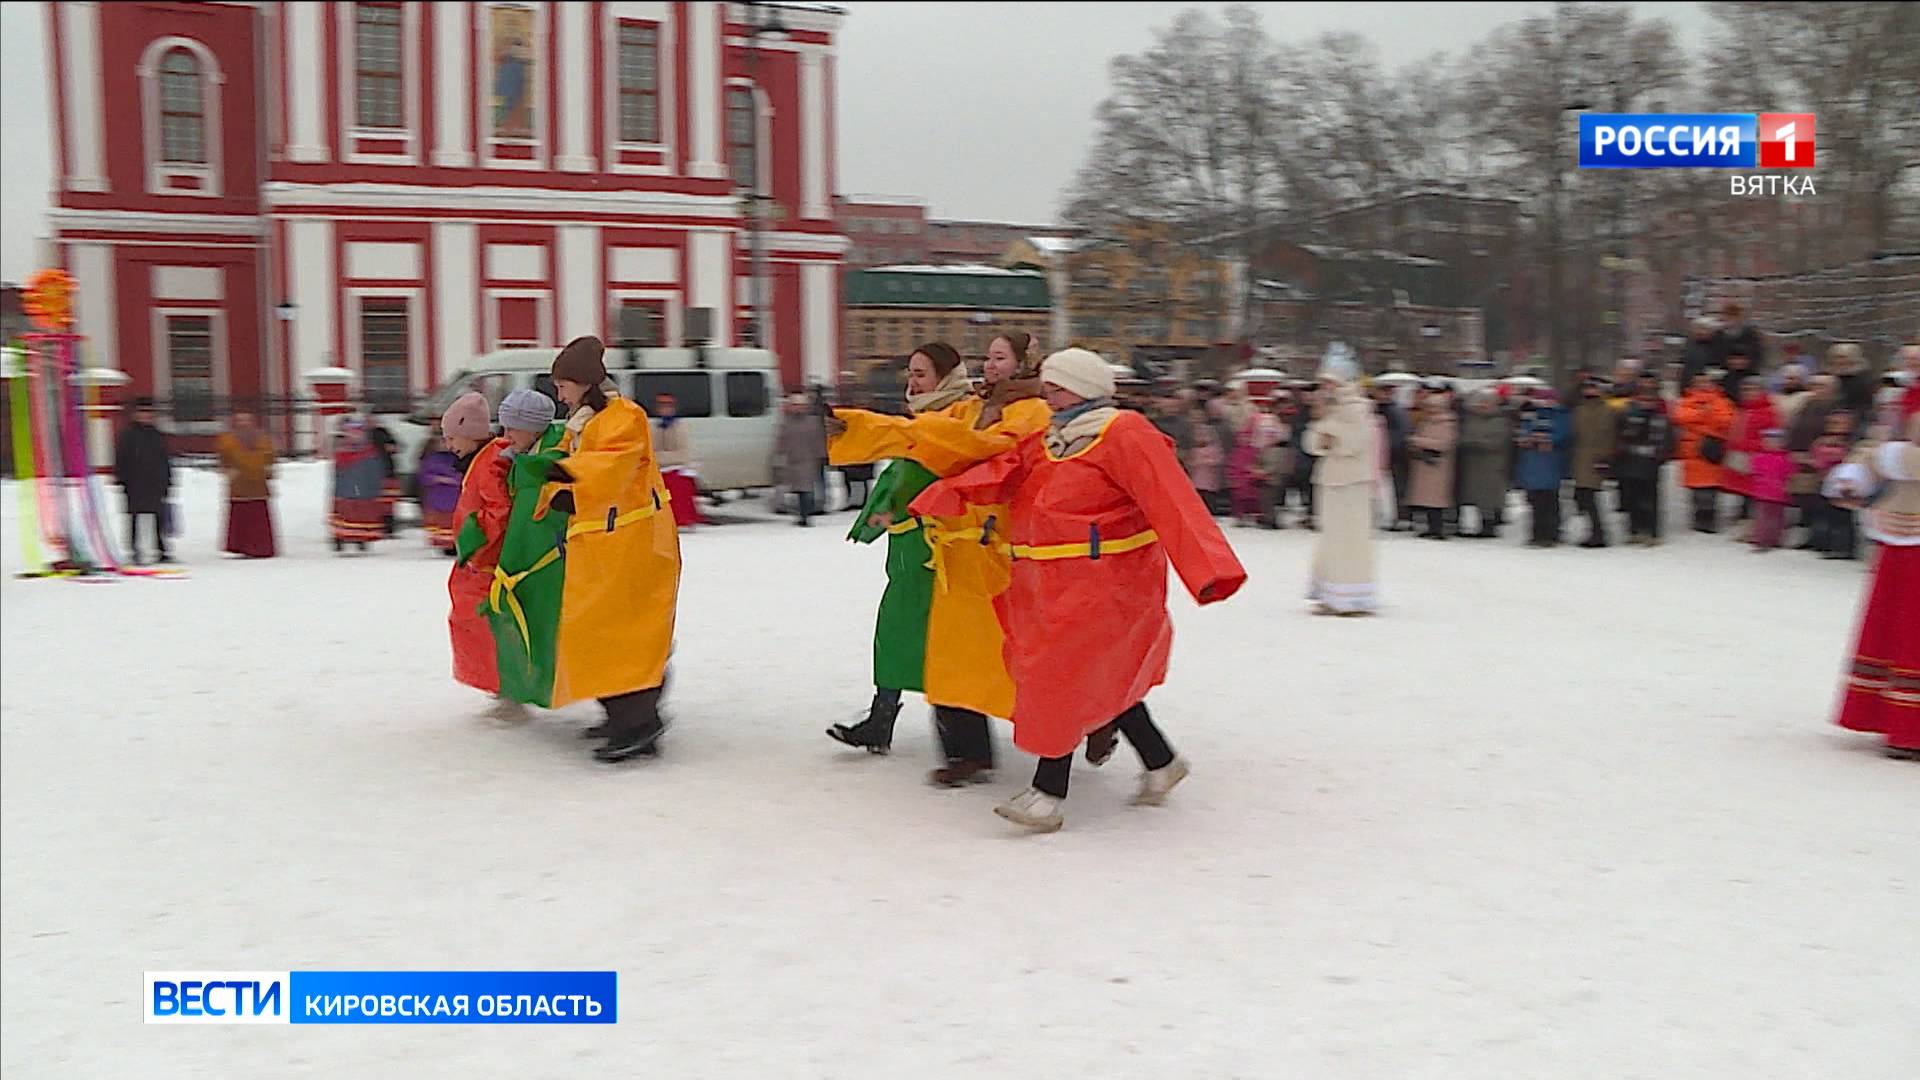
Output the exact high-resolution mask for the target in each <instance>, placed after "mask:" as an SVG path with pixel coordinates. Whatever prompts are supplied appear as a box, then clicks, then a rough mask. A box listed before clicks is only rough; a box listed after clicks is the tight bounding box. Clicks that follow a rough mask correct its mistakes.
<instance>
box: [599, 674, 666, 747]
mask: <svg viewBox="0 0 1920 1080" xmlns="http://www.w3.org/2000/svg"><path fill="white" fill-rule="evenodd" d="M660 691H661V688H660V687H658V686H656V687H654V688H652V689H650V690H638V691H635V692H633V693H631V694H621V695H619V696H618V697H610V698H603V699H601V702H600V704H601V705H602V706H603V707H605V708H606V710H607V726H608V727H609V728H610V729H611V730H609V731H608V732H607V745H605V746H603V747H601V748H600V749H598V750H595V751H594V752H593V759H594V760H595V761H603V762H606V763H608V764H612V763H614V762H620V761H626V760H627V759H628V758H634V757H640V756H642V755H646V756H652V755H653V753H654V752H655V744H657V743H658V742H659V741H660V736H661V734H662V733H664V732H665V731H666V730H667V723H666V721H665V720H663V719H661V717H660Z"/></svg>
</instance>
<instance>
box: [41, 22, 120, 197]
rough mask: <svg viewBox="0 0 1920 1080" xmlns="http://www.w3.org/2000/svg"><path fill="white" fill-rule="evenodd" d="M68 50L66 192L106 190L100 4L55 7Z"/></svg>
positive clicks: (63, 40) (65, 66)
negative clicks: (101, 85) (101, 89)
mask: <svg viewBox="0 0 1920 1080" xmlns="http://www.w3.org/2000/svg"><path fill="white" fill-rule="evenodd" d="M51 10H52V11H53V12H54V14H55V15H56V16H57V17H58V18H59V20H60V38H61V41H62V42H64V43H65V46H66V56H65V57H64V58H63V60H64V64H63V67H62V70H63V71H64V72H65V73H66V78H65V80H64V81H65V84H66V86H65V89H66V99H67V100H66V106H67V107H66V133H67V169H66V171H67V190H69V191H105V190H107V151H106V143H105V142H104V141H103V138H104V133H105V131H106V115H105V113H104V111H103V108H102V103H101V95H100V80H101V79H103V78H105V76H104V75H103V74H102V69H101V67H100V5H99V4H97V3H72V4H54V5H51Z"/></svg>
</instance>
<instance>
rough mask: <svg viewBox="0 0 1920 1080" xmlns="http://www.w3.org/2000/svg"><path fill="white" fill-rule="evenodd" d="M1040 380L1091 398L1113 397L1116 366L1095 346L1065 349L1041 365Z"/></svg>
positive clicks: (1088, 398)
mask: <svg viewBox="0 0 1920 1080" xmlns="http://www.w3.org/2000/svg"><path fill="white" fill-rule="evenodd" d="M1040 381H1041V382H1043V383H1051V384H1053V385H1054V386H1057V387H1059V388H1060V389H1062V390H1067V391H1070V392H1072V393H1075V394H1078V395H1080V396H1081V397H1083V398H1086V399H1087V400H1088V401H1093V400H1095V399H1098V398H1105V397H1112V396H1113V392H1114V382H1113V369H1112V368H1110V367H1108V366H1107V362H1106V361H1105V360H1102V359H1101V358H1100V354H1099V353H1097V352H1094V351H1093V350H1092V349H1061V350H1060V351H1059V352H1057V353H1054V354H1053V355H1052V356H1049V357H1047V359H1046V362H1045V363H1043V364H1041V365H1040Z"/></svg>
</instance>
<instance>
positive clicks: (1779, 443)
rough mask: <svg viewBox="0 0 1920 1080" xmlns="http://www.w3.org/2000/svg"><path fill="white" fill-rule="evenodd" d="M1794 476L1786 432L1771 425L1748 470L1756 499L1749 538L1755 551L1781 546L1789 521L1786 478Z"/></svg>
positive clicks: (1750, 491)
mask: <svg viewBox="0 0 1920 1080" xmlns="http://www.w3.org/2000/svg"><path fill="white" fill-rule="evenodd" d="M1792 475H1793V456H1792V455H1791V454H1789V453H1787V433H1786V432H1784V431H1782V430H1780V429H1779V428H1768V429H1767V430H1766V431H1765V432H1763V433H1762V434H1761V436H1760V449H1758V450H1756V451H1754V452H1753V457H1752V460H1751V462H1750V463H1749V467H1748V471H1747V477H1746V480H1747V496H1748V497H1749V498H1751V499H1752V500H1753V531H1752V533H1751V534H1749V535H1748V537H1747V539H1748V541H1749V542H1750V543H1752V544H1753V549H1754V550H1755V551H1772V550H1773V549H1774V548H1777V547H1779V546H1780V534H1781V532H1782V531H1784V529H1785V527H1786V520H1787V501H1788V499H1789V496H1788V494H1787V480H1788V478H1789V477H1791V476H1792Z"/></svg>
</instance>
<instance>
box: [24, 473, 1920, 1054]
mask: <svg viewBox="0 0 1920 1080" xmlns="http://www.w3.org/2000/svg"><path fill="white" fill-rule="evenodd" d="M323 476H324V474H323V472H322V471H321V470H319V469H317V468H315V467H313V466H296V467H292V468H289V469H287V470H286V473H285V475H284V477H283V479H282V482H281V487H282V498H281V501H280V504H279V511H278V517H279V521H280V525H281V529H282V533H283V536H282V539H283V543H284V546H285V549H286V554H285V557H283V558H281V559H278V560H274V561H271V562H260V563H244V562H226V561H222V560H221V559H220V558H218V557H217V556H216V554H215V549H216V547H217V543H218V537H217V535H216V533H217V532H218V529H219V522H220V516H221V511H220V507H219V499H220V493H219V485H218V481H217V480H216V479H215V478H214V477H213V476H212V475H210V474H207V473H200V472H196V473H193V474H191V475H190V476H189V477H188V483H187V487H186V491H185V495H184V504H185V509H186V514H185V516H186V518H187V536H186V537H185V539H184V541H183V543H182V545H181V548H182V551H183V553H184V555H185V558H186V560H187V562H188V564H189V565H190V568H191V577H190V579H188V580H183V581H137V580H130V581H123V582H119V583H114V584H79V583H74V582H64V581H52V580H14V579H13V578H12V577H11V573H9V576H8V579H7V580H6V581H5V583H4V584H3V585H0V597H4V602H3V603H0V614H3V620H4V638H5V647H4V654H3V655H4V671H3V672H0V685H3V686H4V720H0V770H3V771H0V792H3V794H4V838H3V840H0V864H3V867H4V872H3V874H0V884H3V888H4V913H5V918H4V931H3V932H0V946H3V948H4V955H3V956H0V977H3V978H4V988H3V989H0V1010H3V1015H4V1028H5V1039H4V1044H3V1048H0V1071H4V1073H5V1074H6V1075H7V1076H8V1077H9V1078H10V1080H11V1078H13V1077H20V1078H29V1077H140V1078H143V1080H144V1078H163V1077H176V1076H180V1077H185V1076H210V1075H220V1076H248V1077H252V1076H262V1077H264V1076H312V1077H376V1076H377V1077H409V1078H411V1077H427V1076H448V1077H462V1078H467V1077H479V1076H504V1075H511V1076H515V1077H548V1076H552V1077H569V1078H571V1077H582V1076H616V1075H617V1076H672V1077H696V1076H751V1077H783V1078H784V1077H814V1076H820V1077H828V1076H836V1077H855V1078H865V1077H900V1076H928V1077H931V1076H959V1075H994V1076H1010V1075H1020V1076H1031V1077H1046V1078H1063V1077H1083V1076H1084V1077H1103V1078H1105V1077H1134V1076H1139V1077H1230V1076H1237V1077H1313V1078H1321V1077H1326V1078H1349V1077H1381V1078H1393V1080H1405V1078H1413V1077H1449V1078H1451V1077H1489V1078H1494V1077H1497V1078H1502V1080H1519V1078H1526V1080H1540V1078H1558V1077H1594V1078H1607V1080H1614V1078H1626V1077H1649V1078H1661V1080H1671V1078H1682V1077H1728V1078H1739V1080H1752V1078H1761V1077H1768V1078H1772V1077H1781V1078H1787V1077H1791V1078H1796V1080H1798V1078H1810V1077H1821V1078H1828V1077H1831V1078H1841V1077H1845V1078H1848V1080H1894V1078H1902V1080H1904V1078H1910V1077H1912V1076H1915V1075H1916V1074H1920V963H1917V962H1916V957H1920V766H1916V765H1912V764H1906V763H1901V762H1895V761H1889V760H1886V759H1883V758H1882V757H1881V756H1880V755H1879V753H1878V748H1877V745H1876V743H1875V741H1874V740H1873V739H1871V738H1867V737H1860V736H1852V735H1848V734H1845V733H1842V732H1839V731H1837V730H1835V729H1833V728H1831V727H1830V726H1829V725H1828V723H1827V720H1828V713H1829V708H1830V706H1831V703H1832V699H1833V695H1834V691H1835V686H1836V676H1837V673H1838V670H1839V665H1840V660H1841V656H1842V654H1843V652H1844V651H1845V650H1846V649H1847V647H1848V645H1849V636H1850V631H1851V626H1852V622H1853V617H1854V610H1855V605H1856V603H1857V599H1858V594H1859V591H1860V587H1861V584H1862V577H1863V575H1862V570H1861V567H1860V566H1858V565H1856V564H1835V563H1828V562H1820V561H1818V560H1814V559H1811V558H1808V557H1806V556H1804V555H1800V554H1794V553H1787V552H1780V553H1775V554H1772V555H1767V556H1759V555H1754V554H1750V553H1749V552H1747V551H1746V550H1744V549H1743V548H1741V547H1739V546H1738V545H1735V544H1733V543H1731V542H1729V541H1726V540H1710V541H1696V540H1694V539H1692V538H1684V539H1681V540H1680V541H1679V542H1677V543H1673V544H1670V545H1669V546H1667V547H1665V548H1662V549H1659V550H1655V551H1642V550H1638V549H1622V548H1615V549H1612V550H1608V551H1600V552H1595V551H1582V550H1577V549H1572V548H1563V549H1560V550H1556V551H1551V552H1540V551H1532V550H1526V549H1523V548H1520V547H1519V546H1517V544H1516V542H1515V541H1513V540H1508V541H1505V542H1502V543H1498V544H1484V543H1470V542H1454V543H1447V544H1433V543H1421V542H1417V541H1415V540H1412V539H1409V538H1403V537H1392V538H1389V539H1387V540H1385V541H1384V542H1383V545H1382V566H1383V573H1384V581H1385V585H1386V588H1387V590H1388V593H1387V599H1388V601H1389V604H1390V607H1389V609H1388V610H1387V612H1386V613H1385V615H1384V617H1382V618H1378V619H1372V620H1327V619H1314V618H1311V617H1309V616H1308V615H1307V614H1306V613H1305V611H1304V605H1303V604H1302V603H1301V602H1300V601H1299V599H1298V593H1299V590H1300V586H1301V582H1302V575H1303V572H1304V568H1305V566H1306V563H1307V558H1308V552H1309V546H1310V542H1311V538H1310V536H1309V535H1308V534H1307V533H1305V532H1300V531H1288V532H1282V533H1278V534H1272V533H1262V532H1255V531H1245V530H1233V531H1231V532H1230V536H1231V538H1232V540H1233V541H1234V543H1235V545H1236V547H1238V549H1239V550H1240V552H1241V556H1242V558H1243V559H1244V560H1245V561H1246V563H1247V565H1248V568H1249V569H1250V571H1251V573H1252V581H1251V583H1250V584H1249V586H1248V587H1247V589H1246V590H1245V591H1244V592H1242V593H1241V594H1240V595H1239V596H1238V597H1236V598H1235V599H1234V600H1233V601H1231V602H1229V603H1227V604H1224V605H1221V606H1218V607H1214V608H1211V609H1207V610H1204V611H1203V610H1199V609H1196V608H1194V607H1193V605H1192V604H1191V603H1189V602H1187V601H1186V600H1185V599H1184V598H1182V599H1179V600H1176V602H1175V618H1176V620H1177V623H1178V626H1179V632H1180V638H1179V642H1178V645H1177V646H1176V649H1175V658H1174V674H1173V678H1172V681H1171V682H1170V683H1169V684H1168V685H1167V686H1166V687H1164V688H1163V689H1162V690H1160V691H1159V692H1157V693H1156V694H1155V695H1154V697H1153V698H1152V699H1151V701H1152V705H1153V707H1154V711H1155V713H1156V715H1157V716H1158V717H1160V719H1161V721H1162V723H1163V725H1164V727H1165V728H1166V729H1167V731H1168V733H1169V734H1170V736H1171V737H1172V739H1173V740H1174V741H1175V744H1176V745H1177V746H1178V747H1179V748H1180V749H1181V750H1182V751H1183V752H1185V753H1186V754H1188V755H1189V756H1190V757H1191V759H1192V761H1193V763H1194V774H1193V778H1192V779H1191V780H1190V781H1188V782H1187V784H1186V785H1185V786H1184V787H1182V788H1181V790H1180V791H1179V792H1178V793H1177V794H1176V795H1175V797H1174V798H1173V799H1172V801H1171V802H1170V803H1169V804H1168V805H1167V806H1166V807H1164V808H1160V809H1136V808H1130V807H1128V806H1127V805H1126V804H1125V800H1126V795H1127V794H1128V793H1129V791H1130V790H1131V785H1132V783H1133V776H1132V774H1133V771H1134V768H1135V766H1134V762H1133V760H1132V758H1131V755H1130V753H1129V752H1128V751H1126V750H1125V749H1124V748H1123V749H1122V751H1121V753H1120V755H1119V756H1118V757H1116V759H1115V761H1114V763H1113V764H1111V765H1109V766H1108V767H1107V768H1106V769H1105V770H1103V771H1100V772H1095V771H1092V770H1090V769H1087V768H1086V767H1085V766H1084V764H1083V765H1081V766H1079V767H1078V769H1077V770H1076V775H1075V786H1074V790H1073V797H1072V799H1071V800H1070V801H1069V804H1068V823H1067V828H1066V830H1065V831H1063V832H1061V833H1058V834H1056V835H1053V836H1048V837H1031V836H1024V835H1014V834H1012V832H1011V831H1010V830H1009V828H1008V827H1007V826H1006V824H1005V823H1004V822H1002V821H1001V820H1000V819H998V818H996V817H994V816H993V815H992V814H991V813H990V812H989V808H990V807H991V805H992V804H993V803H994V802H995V801H996V800H998V799H1000V798H1003V797H1004V796H1005V795H1007V794H1008V793H1010V792H1011V791H1013V790H1015V789H1017V788H1018V787H1019V786H1021V785H1022V784H1023V783H1024V781H1025V779H1026V776H1027V772H1028V769H1029V767H1030V761H1028V760H1027V759H1024V758H1017V759H1016V760H1013V761H1010V762H1009V767H1007V768H1005V769H1004V770H1003V771H1002V774H1001V778H1000V780H999V782H998V783H996V784H994V785H992V786H991V787H986V788H976V789H973V790H967V791H936V790H932V789H930V788H928V787H927V786H926V785H925V784H924V783H923V782H922V776H923V774H924V772H925V770H926V769H927V768H928V767H929V766H931V765H932V764H933V761H932V750H931V742H932V740H931V734H930V732H929V731H928V725H927V723H926V721H925V719H924V711H923V709H922V708H921V707H920V706H918V705H914V706H911V707H910V709H909V710H908V712H907V713H906V714H903V718H902V724H901V731H900V736H899V738H898V740H897V742H896V745H895V755H894V756H893V757H892V758H869V757H867V756H866V755H864V754H857V753H852V752H847V751H844V750H842V749H840V748H838V747H836V746H835V745H834V744H832V743H830V742H829V741H828V740H827V739H826V738H825V737H824V736H823V735H822V734H821V729H822V728H823V727H825V726H826V725H827V724H828V723H830V722H832V721H836V720H844V719H847V718H848V717H849V716H850V715H851V714H852V713H853V712H855V711H856V710H857V709H858V708H860V707H861V706H863V705H864V703H865V701H866V698H867V695H868V692H869V691H868V682H867V672H868V663H867V661H868V643H869V636H870V634H871V632H872V613H873V606H874V601H875V599H876V597H877V596H878V593H879V590H880V585H881V565H880V564H881V553H880V551H879V550H877V549H872V548H862V547H856V546H853V545H849V544H846V543H843V542H842V541H841V535H842V533H843V531H844V529H845V525H846V522H847V518H846V516H845V515H838V516H835V517H834V518H832V519H830V520H829V521H828V522H824V523H822V524H823V527H821V528H815V529H812V530H808V531H803V530H800V529H796V528H793V527H791V526H790V525H789V524H788V523H786V522H785V521H780V520H767V521H763V522H759V523H753V524H742V525H734V526H727V527H722V528H716V529H710V530H705V531H702V532H699V533H697V534H694V535H691V536H689V537H687V538H686V541H685V545H684V546H685V552H686V580H685V586H684V590H683V593H682V604H681V618H680V630H679V651H678V653H677V656H676V662H675V664H676V668H675V670H676V678H675V683H674V687H673V691H672V695H671V699H670V703H671V709H672V713H673V716H674V718H675V721H676V726H675V727H674V729H673V731H672V732H671V733H670V734H669V735H668V737H667V740H666V742H665V744H664V746H665V752H664V755H663V757H662V758H661V759H660V760H658V761H655V762H644V763H637V764H633V765H629V766H623V767H615V768H608V767H604V766H599V765H596V764H594V763H593V762H592V761H590V760H589V759H588V756H587V752H586V747H585V745H584V744H582V743H581V741H580V740H579V739H578V738H577V736H576V732H577V730H578V728H579V727H580V726H581V724H582V723H583V722H585V721H586V720H587V719H588V717H589V716H590V715H591V710H579V709H576V710H572V711H569V712H568V713H567V714H565V715H562V716H551V717H545V718H541V719H538V720H536V721H534V722H532V723H531V724H529V725H527V726H524V727H518V728H503V727H498V726H493V725H491V724H489V723H488V722H486V721H484V720H481V719H479V718H478V714H479V713H480V711H481V707H482V704H483V702H482V701H481V700H480V698H479V697H478V696H477V695H475V694H473V693H472V692H470V691H467V690H464V689H462V688H461V687H459V686H456V685H455V684H453V683H452V682H451V681H450V680H449V678H448V676H447V644H446V635H445V632H444V618H445V609H446V594H445V591H444V579H445V576H446V570H447V562H446V561H444V560H443V559H440V558H438V557H435V556H433V555H431V554H429V553H428V552H427V551H426V550H425V549H424V547H423V545H422V543H421V542H420V540H419V534H418V533H408V534H406V535H405V537H404V538H403V539H402V540H399V541H394V542H389V543H386V544H382V545H379V546H378V547H377V549H376V551H375V553H373V554H371V555H369V556H366V557H347V558H340V557H335V556H334V555H333V554H332V553H331V552H330V551H328V550H327V547H326V545H325V543H324V542H323V526H322V521H321V519H322V514H323V509H324V507H323V502H322V490H323V489H322V482H323ZM0 505H3V506H4V514H5V515H6V518H5V520H6V526H7V527H6V529H5V535H4V537H0V551H4V558H5V560H6V566H7V569H8V570H9V571H12V570H14V569H17V568H18V563H19V559H20V555H19V552H18V542H17V535H16V534H17V527H16V526H17V522H16V521H15V520H14V518H13V517H12V515H13V513H14V508H15V492H14V490H13V488H12V487H11V486H10V485H9V486H7V487H6V488H5V490H4V491H0ZM116 527H117V526H116ZM999 734H1000V737H1001V739H1002V746H1003V747H1004V746H1005V745H1006V743H1005V733H1004V730H1002V731H1001V732H1000V733H999ZM196 968H200V969H204V968H229V969H234V968H238V969H282V970H285V969H304V968H343V969H388V968H425V969H437V968H491V969H500V968H613V969H617V970H618V971H619V972H620V984H621V990H622V991H623V992H622V994H621V998H622V1000H621V1003H620V1004H621V1021H620V1023H619V1025H618V1026H617V1027H614V1028H525V1027H513V1028H478V1027H466V1028H439V1029H427V1028H405V1027H359V1028H345V1029H338V1028H324V1027H322V1028H315V1027H307V1028H301V1029H300V1030H293V1029H291V1028H208V1027H200V1028H160V1027H145V1026H143V1025H142V1024H141V1023H140V1015H141V1014H140V1000H139V998H140V985H141V983H140V974H141V972H142V971H143V970H146V969H196Z"/></svg>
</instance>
